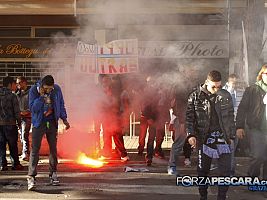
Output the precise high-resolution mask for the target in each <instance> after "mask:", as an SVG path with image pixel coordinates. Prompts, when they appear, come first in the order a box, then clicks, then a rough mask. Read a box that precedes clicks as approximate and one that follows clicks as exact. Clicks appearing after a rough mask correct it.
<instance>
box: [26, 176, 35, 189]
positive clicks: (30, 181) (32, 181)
mask: <svg viewBox="0 0 267 200" xmlns="http://www.w3.org/2000/svg"><path fill="white" fill-rule="evenodd" d="M27 182H28V190H29V191H33V190H34V189H35V188H36V182H35V178H34V177H32V176H29V177H28V178H27Z"/></svg>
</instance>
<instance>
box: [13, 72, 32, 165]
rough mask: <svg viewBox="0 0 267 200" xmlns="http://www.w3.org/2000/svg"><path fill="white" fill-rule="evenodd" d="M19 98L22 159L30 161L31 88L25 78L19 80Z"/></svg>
mask: <svg viewBox="0 0 267 200" xmlns="http://www.w3.org/2000/svg"><path fill="white" fill-rule="evenodd" d="M16 82H17V89H18V91H17V93H16V94H17V96H18V100H19V106H20V114H21V129H20V141H21V144H22V155H21V158H22V160H24V161H29V152H30V147H29V132H30V129H31V112H30V109H29V88H28V86H27V79H26V78H25V77H23V76H21V77H18V78H17V81H16Z"/></svg>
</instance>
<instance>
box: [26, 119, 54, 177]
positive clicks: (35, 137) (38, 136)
mask: <svg viewBox="0 0 267 200" xmlns="http://www.w3.org/2000/svg"><path fill="white" fill-rule="evenodd" d="M44 134H46V139H47V142H48V145H49V150H50V155H49V171H50V175H52V173H53V172H56V171H57V163H58V161H57V125H56V122H55V121H52V122H49V126H47V123H46V122H42V124H41V125H40V127H38V128H35V127H33V129H32V150H31V154H30V160H29V169H28V175H29V176H33V177H35V176H36V175H37V164H38V161H39V151H40V148H41V143H42V139H43V136H44Z"/></svg>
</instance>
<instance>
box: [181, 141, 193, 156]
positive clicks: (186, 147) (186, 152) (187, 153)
mask: <svg viewBox="0 0 267 200" xmlns="http://www.w3.org/2000/svg"><path fill="white" fill-rule="evenodd" d="M183 152H184V157H185V158H189V159H190V157H191V154H192V147H191V145H190V144H189V142H188V140H187V139H186V140H185V143H184V146H183Z"/></svg>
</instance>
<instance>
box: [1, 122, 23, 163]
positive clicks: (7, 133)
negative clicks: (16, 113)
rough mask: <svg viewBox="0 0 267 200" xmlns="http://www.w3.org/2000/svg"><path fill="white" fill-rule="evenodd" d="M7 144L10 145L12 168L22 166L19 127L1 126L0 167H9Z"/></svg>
mask: <svg viewBox="0 0 267 200" xmlns="http://www.w3.org/2000/svg"><path fill="white" fill-rule="evenodd" d="M6 143H8V146H9V151H10V158H11V162H12V166H13V167H14V166H16V165H18V164H20V162H19V156H18V127H17V126H16V125H3V126H0V166H7V160H6Z"/></svg>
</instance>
